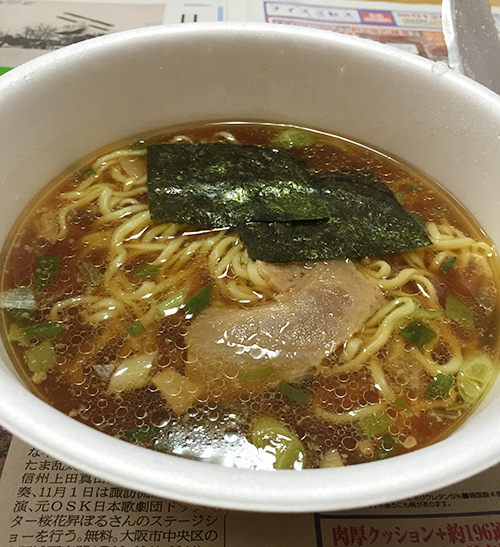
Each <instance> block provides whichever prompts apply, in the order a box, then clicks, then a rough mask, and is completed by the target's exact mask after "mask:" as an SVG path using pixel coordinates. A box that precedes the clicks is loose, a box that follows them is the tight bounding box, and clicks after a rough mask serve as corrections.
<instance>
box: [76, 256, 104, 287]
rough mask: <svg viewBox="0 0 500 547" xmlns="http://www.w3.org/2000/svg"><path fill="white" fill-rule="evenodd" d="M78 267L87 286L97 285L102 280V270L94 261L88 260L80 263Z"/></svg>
mask: <svg viewBox="0 0 500 547" xmlns="http://www.w3.org/2000/svg"><path fill="white" fill-rule="evenodd" d="M78 269H79V270H80V273H81V274H82V277H83V283H84V285H85V286H86V287H96V286H97V285H99V283H100V282H101V279H102V275H101V272H100V271H99V270H98V269H97V268H96V267H95V266H94V265H93V264H92V262H89V261H88V260H86V261H85V262H82V263H81V264H79V265H78Z"/></svg>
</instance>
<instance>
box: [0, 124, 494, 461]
mask: <svg viewBox="0 0 500 547" xmlns="http://www.w3.org/2000/svg"><path fill="white" fill-rule="evenodd" d="M247 151H248V153H249V154H250V156H247V155H246V153H247ZM179 154H180V155H179ZM213 154H215V156H214V155H213ZM234 154H236V155H237V156H238V158H239V159H238V160H237V161H236V160H234V161H233V159H230V160H228V159H227V157H226V156H228V155H230V156H231V158H234ZM242 154H243V156H244V157H240V155H242ZM252 154H256V156H252ZM208 156H210V158H211V159H210V158H209V160H208V161H207V162H206V165H205V166H204V167H203V169H204V170H203V171H200V169H201V167H200V166H201V164H202V163H203V162H204V161H206V160H207V157H208ZM165 157H167V159H165ZM179 158H180V159H179ZM214 158H215V159H214ZM249 158H250V159H249ZM158 162H160V163H159V164H158ZM231 162H232V163H231ZM229 164H230V168H229V167H228V165H229ZM249 166H250V167H249ZM255 166H258V174H256V173H257V171H255V172H254V171H253V169H254V167H255ZM221 173H222V174H221ZM263 173H264V174H263ZM269 173H271V174H270V175H269ZM268 175H269V176H270V178H271V179H272V181H270V179H269V178H266V177H268ZM261 176H262V180H263V181H264V182H262V184H261V185H260V186H259V187H258V189H257V190H256V189H255V180H256V179H258V178H259V177H261ZM221 177H222V178H221ZM148 178H149V179H150V180H149V192H150V194H149V197H148ZM212 178H213V180H214V181H215V182H214V183H213V184H209V183H208V181H209V179H210V180H211V179H212ZM181 179H182V181H181ZM221 180H223V183H222V182H220V181H221ZM259 180H260V179H259ZM241 181H242V182H241ZM226 182H227V185H226ZM259 184H260V182H259ZM332 185H333V186H332ZM200 189H201V190H200ZM183 192H185V193H183ZM153 194H155V195H153ZM264 194H265V196H264ZM339 196H340V198H341V199H340V198H339ZM157 197H159V199H161V200H162V203H160V204H158V203H157V202H156V199H157ZM339 200H340V201H339ZM285 202H286V204H287V207H285V206H283V207H282V205H283V204H284V203H285ZM163 215H165V219H162V218H163ZM152 218H153V219H154V220H152ZM159 218H160V219H159ZM346 227H347V228H346ZM347 232H349V233H348V234H347ZM377 238H378V239H377ZM401 238H403V239H404V243H403V246H402V247H401V246H399V247H398V245H401V241H402V239H401ZM393 243H394V245H396V247H394V248H395V249H397V252H393V250H392V249H393V247H391V245H393ZM497 279H498V263H497V257H496V251H495V248H494V247H493V245H492V244H491V242H490V241H489V239H488V238H487V236H486V235H485V234H484V233H483V232H482V231H481V229H480V227H479V226H477V224H476V223H475V221H474V220H473V219H472V218H471V217H470V216H469V215H468V214H467V213H466V212H465V211H464V210H463V209H462V208H461V207H460V206H459V205H458V204H457V203H456V202H455V201H454V200H453V199H452V198H451V197H450V196H449V195H447V194H446V193H445V192H444V191H443V190H442V189H440V188H439V187H438V186H437V185H436V184H435V183H433V182H432V181H429V180H427V179H426V177H425V176H423V175H422V174H421V173H417V172H415V171H414V170H412V169H411V168H409V167H408V166H405V165H402V164H401V163H399V162H398V161H396V160H394V159H391V158H389V157H387V156H386V155H384V154H381V153H378V152H375V151H373V150H371V149H368V148H366V147H363V146H361V145H359V144H356V143H353V142H350V141H348V140H345V139H342V138H339V137H336V136H333V135H327V134H324V133H320V132H316V131H312V130H306V129H302V128H296V127H290V126H284V125H275V124H260V123H236V122H233V123H221V124H204V125H198V126H192V127H180V128H173V129H169V130H164V131H162V132H157V133H156V134H154V135H148V136H145V137H141V139H140V140H137V139H134V140H131V141H130V142H124V143H119V144H117V145H115V146H113V147H110V148H109V149H107V150H104V151H101V152H99V153H96V154H95V155H94V157H92V158H90V159H87V160H86V161H84V162H82V163H81V164H80V165H78V166H77V167H76V168H74V169H72V170H71V172H70V173H66V174H64V175H62V176H61V177H60V178H59V179H58V180H56V181H54V182H53V183H51V184H50V185H49V186H48V187H47V188H46V189H45V190H44V191H43V193H41V194H40V195H38V196H37V197H36V198H35V199H34V201H33V202H32V203H31V204H30V206H29V207H28V208H27V210H26V211H25V213H24V214H23V215H21V217H20V219H19V220H18V222H17V225H16V226H15V227H14V229H13V230H12V232H11V235H10V238H9V241H8V242H7V244H6V246H5V248H4V266H3V280H2V292H1V297H2V298H1V302H2V307H3V316H4V317H3V319H4V339H5V343H6V345H7V346H8V348H9V351H10V354H11V356H12V359H13V361H14V362H15V364H16V366H17V367H18V370H19V371H20V374H21V375H22V376H23V378H24V379H25V380H26V382H27V383H28V384H29V385H30V386H31V388H32V389H33V391H34V392H35V393H36V394H37V395H38V396H39V397H40V398H42V399H43V400H44V401H46V402H47V403H48V404H50V405H52V406H54V407H55V408H57V409H59V410H60V411H62V412H64V413H66V414H68V415H69V416H71V417H73V418H75V419H76V420H79V421H80V422H83V423H85V424H87V425H89V426H91V427H93V428H96V429H98V430H100V431H103V432H105V433H108V434H110V435H113V436H115V437H117V438H120V439H123V440H125V441H128V442H132V443H136V444H139V445H141V446H144V447H147V448H151V449H154V450H158V451H161V452H165V453H168V454H174V455H178V456H184V457H188V458H194V459H199V460H202V461H210V462H217V463H220V464H223V465H228V466H236V467H244V468H251V469H273V468H274V469H302V468H312V467H334V466H343V465H351V464H357V463H363V462H369V461H372V460H378V459H382V458H388V457H392V456H396V455H398V454H403V453H405V452H408V451H412V450H415V449H419V448H422V447H425V446H427V445H429V444H431V443H434V442H437V441H439V440H440V439H442V438H444V437H445V436H447V435H449V434H450V433H451V432H452V431H453V430H454V429H456V428H457V427H458V426H459V425H460V424H461V423H462V422H463V420H464V419H465V418H466V417H467V416H468V415H470V413H471V412H472V410H473V409H474V408H475V407H476V406H477V404H478V403H479V402H480V401H481V399H482V398H483V397H484V395H485V393H486V391H487V388H488V387H489V385H490V384H491V382H492V381H493V379H494V377H495V375H496V365H495V363H496V360H497V356H498V347H497V342H496V340H497V337H498V336H497V335H498V333H497V328H498V316H497V285H496V284H497Z"/></svg>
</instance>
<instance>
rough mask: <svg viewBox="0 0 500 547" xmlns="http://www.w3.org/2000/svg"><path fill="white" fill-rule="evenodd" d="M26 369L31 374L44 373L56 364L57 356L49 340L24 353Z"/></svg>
mask: <svg viewBox="0 0 500 547" xmlns="http://www.w3.org/2000/svg"><path fill="white" fill-rule="evenodd" d="M25 356H26V361H27V363H28V368H29V369H30V371H31V372H34V373H36V372H46V371H48V370H50V369H51V368H52V367H53V366H55V365H56V363H57V356H56V352H55V351H54V348H53V346H52V343H51V342H49V340H44V341H43V342H40V344H38V346H34V347H32V348H29V349H27V350H26V351H25Z"/></svg>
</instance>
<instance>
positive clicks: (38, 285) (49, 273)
mask: <svg viewBox="0 0 500 547" xmlns="http://www.w3.org/2000/svg"><path fill="white" fill-rule="evenodd" d="M60 264H61V257H60V256H59V255H54V256H37V257H36V258H35V267H36V273H37V279H36V281H35V289H36V290H38V291H41V290H42V289H43V288H44V287H45V286H46V285H51V284H52V283H55V282H56V281H57V278H58V276H59V267H60Z"/></svg>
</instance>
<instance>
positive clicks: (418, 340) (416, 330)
mask: <svg viewBox="0 0 500 547" xmlns="http://www.w3.org/2000/svg"><path fill="white" fill-rule="evenodd" d="M399 336H401V337H402V338H404V339H405V340H408V342H410V343H411V344H413V345H414V346H415V347H416V348H418V349H422V348H423V347H424V346H425V344H428V343H429V342H430V341H431V340H433V339H434V338H436V336H437V334H436V333H435V332H434V331H433V330H432V329H431V328H429V327H428V326H427V325H424V324H422V323H420V322H418V321H412V322H411V323H409V324H408V325H406V327H405V328H404V329H403V330H402V331H400V333H399Z"/></svg>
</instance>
